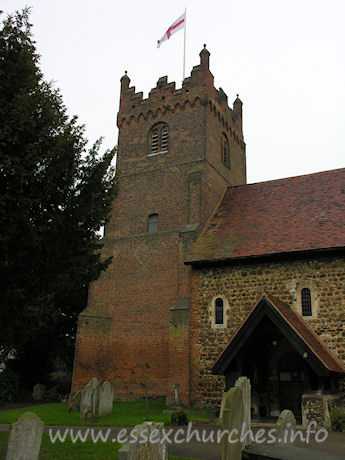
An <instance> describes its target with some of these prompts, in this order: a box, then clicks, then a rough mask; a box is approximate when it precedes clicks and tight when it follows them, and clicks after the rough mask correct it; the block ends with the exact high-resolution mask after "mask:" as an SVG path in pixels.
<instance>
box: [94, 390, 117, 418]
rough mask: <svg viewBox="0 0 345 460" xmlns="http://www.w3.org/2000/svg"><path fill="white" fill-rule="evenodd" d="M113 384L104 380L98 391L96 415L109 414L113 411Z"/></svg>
mask: <svg viewBox="0 0 345 460" xmlns="http://www.w3.org/2000/svg"><path fill="white" fill-rule="evenodd" d="M113 401H114V386H113V384H112V383H110V382H104V383H103V385H102V386H101V390H100V393H99V406H98V415H110V414H111V413H112V412H113Z"/></svg>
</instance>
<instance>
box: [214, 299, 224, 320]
mask: <svg viewBox="0 0 345 460" xmlns="http://www.w3.org/2000/svg"><path fill="white" fill-rule="evenodd" d="M215 324H224V303H223V299H221V298H220V297H218V299H216V303H215Z"/></svg>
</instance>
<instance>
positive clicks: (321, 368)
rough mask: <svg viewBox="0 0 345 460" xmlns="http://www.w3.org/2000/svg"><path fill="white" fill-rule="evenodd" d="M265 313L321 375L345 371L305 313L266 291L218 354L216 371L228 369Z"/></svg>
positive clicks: (221, 372)
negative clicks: (309, 323)
mask: <svg viewBox="0 0 345 460" xmlns="http://www.w3.org/2000/svg"><path fill="white" fill-rule="evenodd" d="M264 316H268V317H269V318H270V320H271V321H272V322H273V324H274V325H275V326H276V327H277V328H278V329H279V330H280V331H281V332H282V333H283V335H284V336H285V337H286V339H287V340H288V341H289V342H290V343H291V345H292V346H293V348H294V349H295V350H296V351H297V352H298V353H300V354H301V355H302V356H303V357H304V358H305V360H306V362H308V364H309V365H310V366H311V367H312V368H313V369H314V371H315V372H316V373H317V374H318V375H320V376H327V375H329V374H330V373H337V374H345V365H344V364H343V363H342V362H341V361H340V359H339V358H337V357H336V356H335V355H334V354H333V353H332V352H331V351H330V350H329V349H328V347H327V346H326V345H325V343H324V342H323V341H322V340H321V339H320V337H319V336H318V335H317V334H316V333H315V332H314V331H313V330H312V329H311V327H310V326H309V325H308V324H307V323H306V321H305V320H304V319H303V318H302V316H300V315H299V314H298V313H297V312H295V311H294V310H293V309H292V308H291V307H290V306H289V305H288V304H286V303H284V302H282V301H281V300H279V299H277V298H275V297H273V296H272V295H270V294H268V293H267V292H264V294H263V295H262V297H261V299H260V300H259V301H258V302H257V304H256V305H255V306H254V307H253V309H252V310H251V311H250V313H249V314H248V316H247V318H246V319H245V320H244V322H243V323H242V325H241V326H240V327H239V328H238V330H237V332H236V333H235V335H234V336H233V338H232V339H231V340H230V342H229V344H228V345H227V346H226V348H225V349H224V350H223V351H222V353H221V354H220V356H219V357H218V359H217V361H216V363H215V364H214V366H213V368H212V372H213V374H218V375H222V374H224V373H225V372H226V369H227V368H228V367H229V365H230V363H231V362H232V360H233V359H234V358H235V357H236V355H237V354H238V352H239V351H240V350H241V349H242V347H243V346H244V345H245V344H246V342H247V341H248V340H249V338H250V337H251V336H252V333H253V331H254V330H255V328H256V327H257V325H258V324H259V322H260V320H261V319H262V318H263V317H264Z"/></svg>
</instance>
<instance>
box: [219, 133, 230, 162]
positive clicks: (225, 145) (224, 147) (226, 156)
mask: <svg viewBox="0 0 345 460" xmlns="http://www.w3.org/2000/svg"><path fill="white" fill-rule="evenodd" d="M221 158H222V162H223V163H224V164H225V166H226V167H227V168H230V147H229V141H228V139H227V137H226V135H225V134H224V133H223V134H222V139H221Z"/></svg>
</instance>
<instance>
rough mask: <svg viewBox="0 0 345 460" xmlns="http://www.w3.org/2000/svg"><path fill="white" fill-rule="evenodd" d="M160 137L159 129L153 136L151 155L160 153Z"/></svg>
mask: <svg viewBox="0 0 345 460" xmlns="http://www.w3.org/2000/svg"><path fill="white" fill-rule="evenodd" d="M158 136H159V131H158V129H154V130H153V131H152V135H151V153H157V152H158Z"/></svg>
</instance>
